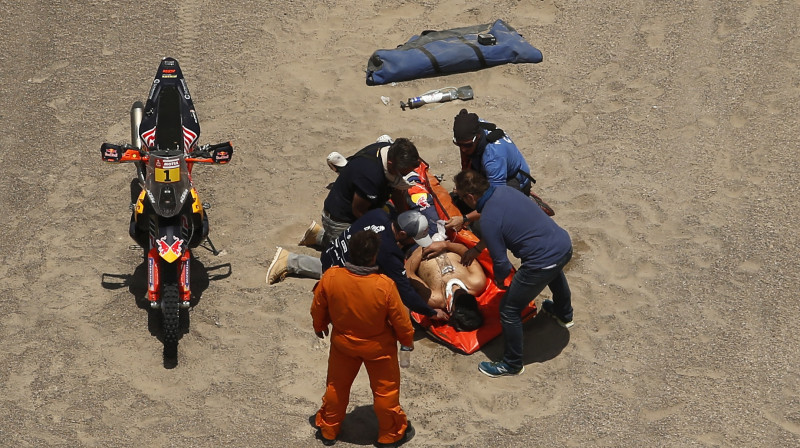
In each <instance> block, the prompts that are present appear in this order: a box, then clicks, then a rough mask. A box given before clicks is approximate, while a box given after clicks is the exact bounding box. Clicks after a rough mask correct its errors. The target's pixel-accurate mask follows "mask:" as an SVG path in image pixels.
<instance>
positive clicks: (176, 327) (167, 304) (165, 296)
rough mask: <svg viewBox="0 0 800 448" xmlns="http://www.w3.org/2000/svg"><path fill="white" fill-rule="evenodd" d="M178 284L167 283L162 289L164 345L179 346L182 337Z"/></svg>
mask: <svg viewBox="0 0 800 448" xmlns="http://www.w3.org/2000/svg"><path fill="white" fill-rule="evenodd" d="M180 297H181V296H180V291H179V290H178V284H177V283H166V284H164V285H162V287H161V313H162V314H163V318H164V322H163V329H164V345H165V346H177V344H178V338H179V337H180V311H181V298H180Z"/></svg>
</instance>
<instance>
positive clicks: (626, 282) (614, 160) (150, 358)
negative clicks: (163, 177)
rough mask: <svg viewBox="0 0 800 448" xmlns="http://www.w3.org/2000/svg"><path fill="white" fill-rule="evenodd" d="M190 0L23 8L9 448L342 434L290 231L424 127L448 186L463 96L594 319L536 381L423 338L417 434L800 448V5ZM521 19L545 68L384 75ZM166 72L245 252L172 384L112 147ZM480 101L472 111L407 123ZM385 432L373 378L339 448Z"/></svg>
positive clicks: (15, 76) (4, 119) (13, 34)
mask: <svg viewBox="0 0 800 448" xmlns="http://www.w3.org/2000/svg"><path fill="white" fill-rule="evenodd" d="M179 4H180V6H179V7H174V6H164V4H163V3H162V2H156V1H152V0H144V1H137V2H131V1H122V2H112V1H102V0H96V1H83V2H67V1H63V0H54V1H52V2H15V1H9V0H2V1H0V25H2V29H3V30H4V32H3V35H2V37H0V80H2V82H0V130H2V132H0V166H1V167H2V168H0V169H1V170H2V176H0V188H1V190H0V191H2V194H0V211H2V218H0V223H2V232H1V233H0V254H1V255H0V256H2V264H0V278H2V280H1V282H0V305H2V309H3V313H2V315H0V341H2V344H3V346H4V349H3V350H2V352H0V445H3V446H21V447H26V446H63V447H73V446H92V447H110V446H114V447H139V446H196V447H218V446H240V447H251V446H265V447H284V446H317V445H318V443H319V442H317V441H315V440H314V437H313V434H314V430H313V429H312V428H311V426H310V425H309V422H308V418H309V416H310V415H312V414H313V413H314V412H315V411H316V409H317V408H318V406H319V403H320V398H321V395H322V393H323V390H324V380H325V366H326V359H327V349H328V342H327V341H322V342H321V341H319V340H318V339H317V338H316V337H315V336H314V333H313V331H312V329H311V321H310V316H309V313H308V310H309V305H310V297H311V296H310V289H311V287H312V286H313V284H314V281H313V280H308V279H297V278H294V279H288V280H287V281H285V282H283V283H281V284H279V285H276V286H273V287H268V286H267V285H265V282H264V274H265V271H266V268H267V265H268V264H269V262H270V260H271V258H272V255H273V253H274V250H275V247H276V246H278V245H281V246H285V247H287V248H290V249H291V250H295V251H299V252H303V253H312V254H313V253H314V252H313V251H310V250H306V248H298V247H297V246H296V242H297V240H298V238H299V237H300V235H301V234H302V232H303V231H304V230H305V228H306V226H307V225H308V224H309V222H310V221H311V220H312V219H318V217H319V212H320V210H321V207H322V201H323V199H324V197H325V195H326V192H327V190H325V186H326V185H327V184H328V183H329V182H331V181H332V180H333V176H334V174H333V173H332V172H331V171H330V170H328V168H327V167H326V166H325V164H324V157H325V155H327V154H328V152H330V151H332V150H338V151H340V152H342V153H345V154H350V153H352V152H354V151H355V150H357V149H359V148H361V147H362V146H364V145H366V144H367V143H369V142H371V141H374V139H375V138H376V137H377V136H379V135H381V134H384V133H386V134H390V135H392V136H394V137H409V138H411V139H412V140H413V141H414V142H415V143H416V144H417V146H418V148H419V149H420V151H421V153H422V155H423V157H424V158H425V159H426V160H427V161H429V162H430V163H431V164H432V169H431V171H432V172H433V173H434V174H442V175H444V176H445V181H444V182H443V183H444V185H445V187H447V188H451V187H452V177H453V175H455V174H456V172H457V169H458V161H457V160H458V158H457V154H456V148H455V147H454V146H453V145H452V144H451V143H450V138H451V132H450V129H451V126H452V119H453V116H454V115H455V114H456V113H457V112H458V110H459V109H460V108H462V107H468V108H469V109H470V110H471V111H475V112H477V113H478V114H479V115H480V116H481V117H484V118H486V119H488V120H490V121H493V122H495V123H497V124H498V125H499V126H500V127H502V128H503V129H504V130H506V131H507V132H508V133H509V134H510V135H511V136H512V137H513V138H514V140H515V141H516V142H517V144H518V146H519V147H520V148H521V150H522V151H523V153H524V154H525V156H526V158H527V159H528V161H529V162H530V164H531V165H532V168H533V172H534V176H535V177H536V178H537V180H538V183H537V185H536V191H537V192H538V193H539V194H540V195H541V196H542V197H544V198H545V199H546V200H547V201H548V202H549V203H550V204H551V205H552V206H553V207H554V208H555V209H556V213H557V214H556V216H555V219H556V220H557V221H558V223H559V224H560V225H561V226H562V227H564V228H565V229H567V230H568V231H569V232H570V234H571V236H572V238H573V243H574V247H575V257H574V259H573V261H572V262H571V264H570V265H569V270H568V272H567V276H568V278H569V281H570V282H571V286H572V291H573V295H574V306H575V319H576V322H577V324H576V325H575V326H574V327H573V328H572V329H571V330H570V331H567V330H563V329H561V328H560V327H558V326H556V325H555V324H554V323H553V321H552V320H551V319H548V318H546V317H544V316H540V317H537V318H536V319H534V320H533V321H532V322H530V323H529V324H528V325H527V326H526V346H525V361H526V364H527V365H526V371H525V373H524V374H523V375H522V376H519V377H512V378H501V379H490V378H488V377H486V376H484V375H481V374H480V373H479V372H478V371H477V368H476V367H477V363H478V362H480V361H484V360H487V359H491V360H495V359H498V358H499V357H500V356H501V353H502V340H501V339H500V338H498V339H496V340H494V341H492V343H490V344H488V345H486V346H485V347H484V349H483V350H481V351H479V352H477V353H475V354H473V355H471V356H465V355H460V354H457V353H454V352H451V351H450V350H448V349H447V348H445V347H443V346H441V345H439V344H437V343H434V342H433V341H431V340H430V339H429V338H428V337H427V336H426V335H425V334H424V333H422V332H418V335H417V339H418V340H417V350H416V351H415V352H414V355H413V360H412V362H413V364H412V366H411V367H410V368H409V369H406V370H404V371H403V385H402V403H403V405H404V407H405V409H406V411H407V413H408V414H409V416H410V418H411V419H412V421H413V422H414V423H415V426H416V428H417V436H416V438H415V439H414V440H413V441H412V442H411V443H410V444H409V446H431V447H440V446H446V447H462V446H463V447H483V446H614V447H642V446H664V447H683V446H730V447H751V446H753V447H755V446H759V447H760V446H764V447H778V446H798V445H800V391H798V383H800V378H799V377H800V373H799V372H798V364H797V360H798V353H799V352H800V344H798V341H799V339H800V338H798V336H796V324H797V322H798V320H799V319H800V306H799V305H798V302H797V300H796V298H797V291H798V290H799V289H800V285H799V284H798V283H799V282H798V269H797V261H796V248H797V247H798V246H800V241H798V224H797V222H798V219H800V213H799V212H798V209H797V203H798V202H797V199H796V198H797V195H798V182H797V179H798V174H800V173H799V172H798V171H799V168H798V167H800V163H798V159H797V138H798V137H797V136H798V135H799V134H800V126H798V122H797V117H798V116H800V111H798V104H800V75H798V73H800V63H799V62H800V61H799V58H800V56H798V55H800V38H798V37H797V36H798V35H799V33H798V23H800V2H798V1H797V0H784V1H765V0H751V1H741V0H711V1H689V0H675V1H668V2H646V1H621V0H609V1H602V2H583V1H580V2H579V1H560V0H544V1H538V0H536V1H525V2H523V1H516V0H499V1H495V2H486V3H480V4H478V3H474V2H466V1H463V0H443V1H435V0H434V1H422V0H409V1H402V0H387V1H380V2H378V1H356V0H336V1H334V0H322V1H310V0H294V1H293V0H284V1H281V2H277V1H274V2H270V1H261V2H258V1H231V2H218V1H211V0H188V1H183V2H179ZM498 18H502V19H504V20H506V21H507V22H509V23H510V24H511V25H512V26H515V27H516V28H517V29H518V30H519V31H520V32H521V33H522V34H523V35H524V36H525V37H526V38H527V39H528V41H529V42H531V43H532V44H533V45H534V46H536V47H537V48H539V49H541V50H542V52H543V54H544V61H543V62H542V63H541V64H528V65H507V66H502V67H495V68H491V69H487V70H482V71H479V72H473V73H468V74H459V75H452V76H447V77H440V78H430V79H425V80H415V81H410V82H403V83H398V84H396V85H387V86H375V87H368V86H366V85H365V82H364V79H365V78H364V69H365V67H366V63H367V59H368V58H369V56H370V55H371V54H372V52H373V51H374V50H376V49H379V48H393V47H395V46H396V45H399V44H401V43H403V42H405V41H406V40H407V39H408V38H409V37H410V36H412V35H414V34H417V33H419V32H420V31H422V30H425V29H447V28H453V27H459V26H468V25H475V24H482V23H489V22H492V21H494V20H495V19H498ZM163 56H173V57H176V58H177V59H178V60H179V61H180V63H181V65H182V68H183V70H184V74H185V76H186V78H187V81H188V85H189V88H190V90H191V92H192V93H193V95H194V100H195V105H196V107H197V111H198V115H199V117H200V122H201V128H202V132H203V133H202V135H201V138H200V140H201V143H217V142H220V141H227V140H232V141H233V142H234V144H235V146H236V154H235V155H234V160H233V162H232V163H231V164H229V165H227V166H213V167H205V166H199V167H197V168H196V169H195V181H196V184H197V186H198V188H199V190H200V194H201V197H202V199H203V200H204V201H207V202H210V203H211V204H212V208H211V209H210V210H209V215H210V218H211V226H212V230H211V232H212V233H211V237H212V241H213V243H214V245H215V246H216V247H217V248H218V249H221V250H222V253H221V254H220V255H218V256H214V255H213V254H212V253H211V252H210V251H208V250H205V249H203V248H199V249H198V250H197V251H196V255H197V259H198V262H199V264H198V265H197V266H196V269H195V272H196V274H198V276H200V277H201V280H200V281H198V283H197V284H196V292H197V293H198V294H200V299H199V302H198V303H197V305H196V306H195V307H194V308H193V309H192V310H191V311H190V312H189V313H188V316H189V321H188V324H189V327H188V333H186V334H185V335H184V336H183V338H182V339H181V342H180V346H179V361H178V364H177V365H169V364H168V363H165V362H164V360H163V359H162V356H161V355H162V354H161V350H162V345H161V343H160V342H159V340H158V338H157V334H158V330H157V328H156V326H155V325H154V319H153V318H152V317H151V316H149V315H148V312H147V310H146V309H144V308H142V307H141V306H140V305H138V304H137V303H138V302H137V301H139V300H141V298H142V297H143V294H144V288H145V285H144V278H145V277H144V266H142V264H141V259H140V256H139V253H138V252H137V251H136V250H132V249H130V246H131V245H132V244H133V242H132V240H130V239H129V237H128V236H127V224H128V219H129V211H128V182H129V181H130V179H131V176H132V174H133V168H132V167H131V166H113V165H106V164H103V163H102V162H101V161H100V158H99V150H98V148H99V146H100V144H101V143H102V142H103V141H110V142H116V143H124V142H127V141H128V138H129V118H128V110H129V108H130V105H131V104H132V103H133V101H136V100H144V99H145V97H146V95H147V92H148V89H149V85H150V82H151V80H152V76H153V75H154V73H155V70H156V67H157V65H158V62H159V60H160V58H161V57H163ZM462 85H471V86H472V87H473V89H474V90H475V99H474V100H472V101H471V102H469V103H466V102H452V103H446V104H440V105H434V106H428V107H424V108H422V109H418V110H413V111H401V109H400V107H399V103H400V101H403V100H406V99H407V98H408V97H411V96H416V95H418V94H420V93H423V92H425V91H428V90H431V89H435V88H441V87H446V86H462ZM381 96H386V97H389V98H390V102H389V104H388V105H384V104H383V102H381V100H380V97H381ZM548 294H549V292H546V293H545V294H544V297H547V296H548ZM537 300H541V297H540V298H539V299H537ZM376 433H377V426H376V420H375V417H374V414H373V413H372V410H371V395H370V393H369V389H368V385H367V382H366V375H365V372H363V371H362V373H361V375H360V376H359V378H358V379H357V381H356V384H355V386H354V388H353V393H352V400H351V413H350V415H349V416H348V418H347V420H346V421H345V425H344V430H343V433H342V435H341V441H340V442H339V445H341V446H367V445H371V444H372V443H373V442H374V440H375V437H376Z"/></svg>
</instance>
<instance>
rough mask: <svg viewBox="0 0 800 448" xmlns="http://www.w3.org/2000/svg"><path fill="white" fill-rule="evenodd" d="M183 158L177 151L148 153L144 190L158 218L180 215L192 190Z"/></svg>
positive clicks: (183, 155) (187, 168)
mask: <svg viewBox="0 0 800 448" xmlns="http://www.w3.org/2000/svg"><path fill="white" fill-rule="evenodd" d="M176 153H177V155H176ZM185 157H186V155H185V154H184V153H181V152H177V151H160V150H158V151H151V152H150V158H149V160H148V161H147V174H146V176H145V180H144V189H145V191H147V197H148V199H149V200H150V204H151V205H152V206H153V209H154V210H155V212H156V214H158V215H160V216H164V217H167V218H169V217H172V216H175V215H177V214H178V213H180V211H181V209H182V208H183V204H184V203H185V202H186V199H187V198H188V197H189V192H190V191H191V190H192V181H191V179H190V177H189V167H188V165H187V163H186V159H185Z"/></svg>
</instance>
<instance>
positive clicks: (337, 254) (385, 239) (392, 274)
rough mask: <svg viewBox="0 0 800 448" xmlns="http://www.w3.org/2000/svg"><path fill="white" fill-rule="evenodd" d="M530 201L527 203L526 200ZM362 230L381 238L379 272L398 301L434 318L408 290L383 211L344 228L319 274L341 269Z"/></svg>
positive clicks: (402, 258)
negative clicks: (389, 281) (389, 282)
mask: <svg viewBox="0 0 800 448" xmlns="http://www.w3.org/2000/svg"><path fill="white" fill-rule="evenodd" d="M528 200H529V201H530V199H528ZM361 230H372V231H373V232H375V233H377V234H378V236H380V238H381V246H380V249H379V250H378V268H380V271H381V272H382V273H383V274H386V275H387V276H389V278H391V279H392V280H394V283H395V285H397V290H398V291H399V292H400V299H401V300H402V301H403V304H405V306H406V307H408V308H409V309H410V310H412V311H416V312H417V313H420V314H422V315H425V316H433V315H435V314H436V312H435V311H434V310H433V308H431V307H429V306H428V303H427V302H426V301H425V299H423V298H422V297H421V296H420V295H419V293H417V291H416V290H415V289H414V287H413V286H411V282H410V281H409V280H408V277H406V267H405V256H404V255H403V251H402V250H401V249H400V247H399V246H398V245H397V240H396V239H395V237H394V231H393V230H392V220H391V218H389V215H388V214H387V213H386V212H385V211H384V210H383V209H373V210H370V211H368V212H367V213H364V215H363V216H361V217H360V218H358V219H357V220H356V221H355V222H354V223H353V224H351V225H350V227H348V228H347V230H345V231H344V232H343V233H342V234H341V235H339V237H338V238H336V239H335V240H334V241H333V242H332V243H331V246H330V247H328V249H327V250H326V251H325V252H323V253H322V256H321V257H320V260H321V261H322V271H323V272H324V271H326V270H328V268H330V267H331V266H340V267H344V265H345V262H347V261H349V260H350V251H349V249H348V247H347V244H348V243H349V242H350V237H351V236H353V235H354V234H356V233H358V232H359V231H361Z"/></svg>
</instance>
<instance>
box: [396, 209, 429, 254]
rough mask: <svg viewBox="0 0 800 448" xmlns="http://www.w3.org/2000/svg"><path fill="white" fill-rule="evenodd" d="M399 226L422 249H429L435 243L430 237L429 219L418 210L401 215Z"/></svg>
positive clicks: (398, 218)
mask: <svg viewBox="0 0 800 448" xmlns="http://www.w3.org/2000/svg"><path fill="white" fill-rule="evenodd" d="M397 225H398V226H400V229H402V230H403V231H404V232H406V233H407V234H408V235H409V236H411V237H412V238H414V241H416V242H417V244H419V245H420V246H422V247H428V246H430V245H431V243H432V242H433V240H431V236H430V235H428V218H426V217H425V215H423V214H422V213H420V212H418V211H416V210H409V211H407V212H403V213H400V215H398V216H397Z"/></svg>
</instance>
